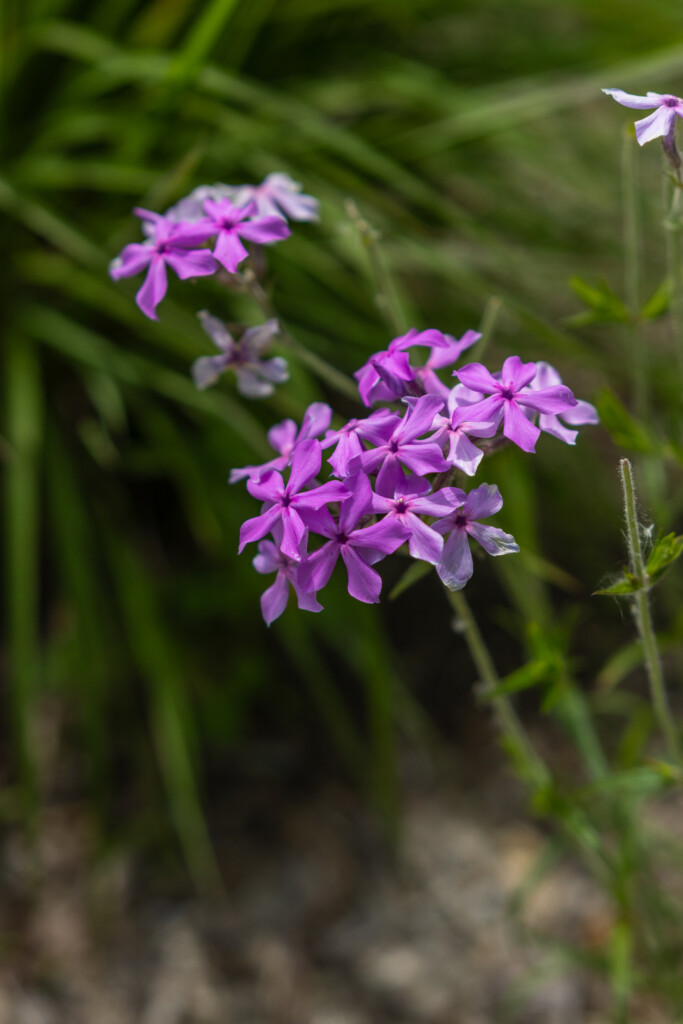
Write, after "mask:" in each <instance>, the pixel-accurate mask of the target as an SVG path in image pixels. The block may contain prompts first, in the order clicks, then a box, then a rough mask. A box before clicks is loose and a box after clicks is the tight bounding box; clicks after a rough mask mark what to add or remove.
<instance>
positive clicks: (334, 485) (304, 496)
mask: <svg viewBox="0 0 683 1024" xmlns="http://www.w3.org/2000/svg"><path fill="white" fill-rule="evenodd" d="M350 493H351V492H350V491H349V489H348V487H345V486H344V484H343V483H342V482H341V481H340V480H330V481H328V483H326V484H321V485H320V487H314V488H313V490H312V491H301V492H300V493H299V494H296V495H294V496H293V498H292V504H293V505H296V507H297V508H300V509H301V510H302V511H304V510H308V509H314V510H315V509H319V508H320V507H321V506H322V505H326V504H327V503H328V502H329V501H343V500H344V499H345V498H348V497H349V495H350Z"/></svg>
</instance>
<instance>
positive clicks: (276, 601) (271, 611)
mask: <svg viewBox="0 0 683 1024" xmlns="http://www.w3.org/2000/svg"><path fill="white" fill-rule="evenodd" d="M288 600H289V581H288V579H287V576H286V575H285V573H284V572H282V571H281V572H279V573H278V574H277V576H276V577H275V582H274V583H273V584H272V586H270V587H268V589H267V590H264V591H263V593H262V594H261V614H262V615H263V618H264V621H265V623H266V626H270V624H271V623H272V622H275V620H276V619H279V618H280V616H281V615H282V613H283V611H284V610H285V608H286V607H287V601H288Z"/></svg>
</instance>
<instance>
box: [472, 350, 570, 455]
mask: <svg viewBox="0 0 683 1024" xmlns="http://www.w3.org/2000/svg"><path fill="white" fill-rule="evenodd" d="M537 372H538V371H537V366H536V363H523V362H522V360H521V359H520V358H519V356H510V357H509V358H508V359H506V360H505V362H504V363H503V369H502V370H501V372H500V374H499V378H496V377H494V376H493V374H492V373H490V372H489V371H488V370H487V369H486V367H485V366H483V365H482V364H481V363H469V364H468V365H467V366H463V368H462V369H461V370H454V371H453V374H454V376H456V377H457V378H458V379H459V380H460V381H461V383H463V384H464V385H465V387H467V388H470V390H472V391H478V392H479V393H480V394H484V395H486V394H488V395H490V396H491V397H490V398H485V399H483V400H482V401H480V402H475V403H474V404H473V405H470V406H469V408H468V418H469V419H470V420H471V421H472V420H477V421H483V422H488V421H489V420H491V421H493V422H494V423H495V424H496V426H497V425H498V424H499V423H500V421H501V419H502V420H503V434H504V435H505V437H507V438H508V440H509V441H514V443H515V444H516V445H519V447H520V448H521V449H522V450H523V451H525V452H533V451H535V450H536V441H537V440H538V438H539V435H540V433H541V430H540V429H539V428H538V427H536V426H534V424H533V423H531V421H530V420H529V419H528V418H527V416H526V415H525V411H526V410H528V411H529V413H533V412H540V413H552V414H554V415H557V414H558V413H563V412H566V411H567V409H571V408H572V407H573V406H575V405H576V399H575V398H574V396H573V394H572V393H571V391H570V390H569V388H567V387H565V386H564V385H563V384H558V385H554V386H552V387H547V388H536V389H535V390H532V389H531V388H530V387H529V385H530V384H531V382H532V381H533V380H534V378H535V376H536V374H537Z"/></svg>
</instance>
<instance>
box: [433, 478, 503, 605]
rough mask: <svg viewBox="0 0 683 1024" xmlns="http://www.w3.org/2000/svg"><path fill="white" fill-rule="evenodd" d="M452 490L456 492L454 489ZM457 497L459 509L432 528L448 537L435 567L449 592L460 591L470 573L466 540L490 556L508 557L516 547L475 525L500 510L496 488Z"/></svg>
mask: <svg viewBox="0 0 683 1024" xmlns="http://www.w3.org/2000/svg"><path fill="white" fill-rule="evenodd" d="M453 490H455V491H458V488H453ZM459 494H460V495H461V496H462V505H461V507H460V508H457V509H455V511H453V512H450V513H449V514H448V516H446V518H444V519H440V520H439V521H438V522H436V523H434V525H433V527H432V529H433V530H435V531H436V532H437V533H439V534H443V535H444V536H445V535H446V534H450V536H449V537H448V540H447V541H446V543H445V544H444V547H443V553H442V555H441V559H440V561H439V563H438V565H437V567H436V571H437V572H438V574H439V576H440V578H441V581H442V582H443V583H444V584H445V586H447V587H448V589H449V590H462V588H463V587H464V586H465V584H466V583H467V581H468V580H469V578H470V576H471V575H472V573H473V571H474V567H473V565H472V553H471V551H470V546H469V541H468V537H474V539H475V540H476V541H478V542H479V543H480V544H481V546H482V547H483V548H484V550H485V551H487V552H488V553H489V554H490V555H510V554H513V553H514V552H516V551H519V545H518V544H517V542H516V541H515V538H514V537H513V536H511V535H510V534H509V533H504V532H503V530H499V529H497V528H496V527H494V526H486V525H485V524H483V523H480V522H478V521H477V520H479V519H486V518H487V517H488V516H492V515H493V514H494V513H495V512H498V511H499V510H500V509H501V508H502V506H503V499H502V498H501V496H500V491H499V490H498V488H497V487H494V486H493V485H492V484H481V486H480V487H477V488H475V490H473V491H470V493H469V494H467V495H466V494H465V492H464V491H459Z"/></svg>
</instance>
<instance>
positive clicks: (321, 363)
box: [242, 267, 359, 403]
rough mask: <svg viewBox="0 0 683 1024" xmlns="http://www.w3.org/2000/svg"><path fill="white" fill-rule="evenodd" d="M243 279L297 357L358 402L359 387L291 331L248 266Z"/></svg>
mask: <svg viewBox="0 0 683 1024" xmlns="http://www.w3.org/2000/svg"><path fill="white" fill-rule="evenodd" d="M242 279H243V281H244V285H245V287H246V289H247V291H248V292H249V294H250V295H251V297H252V299H253V300H254V302H255V303H256V305H257V306H259V308H260V309H261V310H262V312H263V313H265V315H266V316H267V317H274V318H276V319H277V320H278V322H279V324H280V338H281V340H282V341H283V343H284V344H285V345H286V346H287V348H288V349H289V350H290V351H291V352H293V353H294V355H296V356H297V358H298V359H299V360H300V361H301V362H302V363H304V364H305V365H306V366H308V368H309V369H310V370H312V371H313V373H315V374H316V376H318V377H319V378H320V380H322V381H324V382H325V383H326V384H329V386H330V387H331V388H334V389H335V391H338V392H339V393H340V394H342V395H344V396H345V397H346V398H350V399H351V400H352V401H354V402H356V403H358V400H359V399H358V388H357V387H356V385H355V384H354V382H353V381H352V380H351V378H350V377H347V376H346V374H344V373H341V371H340V370H337V368H336V367H334V366H332V365H331V364H330V363H328V362H327V360H325V359H323V358H322V357H321V356H319V355H317V354H316V353H315V352H311V350H310V349H309V348H307V347H306V345H304V344H302V343H301V342H300V341H299V340H298V339H297V338H295V337H294V335H293V334H292V333H291V331H289V330H288V328H287V327H285V325H284V324H283V322H282V318H281V317H280V316H279V315H278V313H277V310H276V309H275V307H274V306H273V304H272V302H271V301H270V299H269V297H268V295H267V294H266V292H265V290H264V289H263V287H262V286H261V284H260V282H259V280H258V278H257V277H256V275H255V274H254V272H253V270H251V269H250V268H248V267H247V269H246V270H245V271H244V272H243V273H242Z"/></svg>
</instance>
